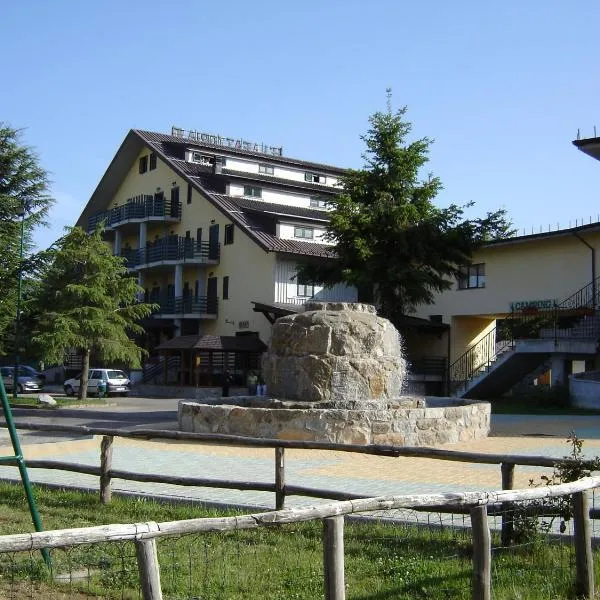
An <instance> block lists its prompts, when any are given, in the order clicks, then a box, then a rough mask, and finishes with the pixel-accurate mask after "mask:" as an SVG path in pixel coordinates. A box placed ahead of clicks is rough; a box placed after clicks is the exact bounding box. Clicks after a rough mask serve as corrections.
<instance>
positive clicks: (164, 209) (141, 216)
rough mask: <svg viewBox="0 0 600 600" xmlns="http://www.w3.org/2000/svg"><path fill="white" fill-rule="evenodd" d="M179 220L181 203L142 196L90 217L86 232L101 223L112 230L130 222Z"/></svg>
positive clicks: (156, 196)
mask: <svg viewBox="0 0 600 600" xmlns="http://www.w3.org/2000/svg"><path fill="white" fill-rule="evenodd" d="M180 220H181V202H171V201H170V200H165V199H164V196H163V195H162V194H157V195H155V196H151V195H148V194H143V195H139V196H135V197H133V198H129V199H128V200H127V202H125V204H122V205H121V206H116V207H115V208H111V209H110V210H106V211H103V212H99V213H96V214H95V215H92V216H91V217H90V218H89V219H88V232H92V231H93V230H94V229H95V228H96V225H97V224H98V223H102V222H103V223H104V227H105V228H106V229H113V228H114V227H118V226H119V225H123V224H125V223H130V222H136V223H141V222H143V221H163V222H166V223H178V222H179V221H180Z"/></svg>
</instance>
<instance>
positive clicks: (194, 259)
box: [120, 235, 221, 269]
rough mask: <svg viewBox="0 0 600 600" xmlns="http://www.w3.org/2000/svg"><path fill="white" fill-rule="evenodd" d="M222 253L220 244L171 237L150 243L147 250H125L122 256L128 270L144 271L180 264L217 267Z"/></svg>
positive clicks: (175, 236)
mask: <svg viewBox="0 0 600 600" xmlns="http://www.w3.org/2000/svg"><path fill="white" fill-rule="evenodd" d="M220 253H221V245H220V244H213V243H210V242H199V241H197V240H196V239H194V238H186V237H182V236H177V235H170V236H168V237H164V238H160V239H158V240H156V241H155V242H151V243H149V244H148V246H146V248H124V249H123V250H122V251H121V254H120V256H122V257H123V258H124V259H125V264H126V266H127V268H128V269H144V268H150V267H154V266H157V265H164V264H167V265H176V264H180V263H185V264H195V265H202V264H206V265H216V264H218V263H219V256H220Z"/></svg>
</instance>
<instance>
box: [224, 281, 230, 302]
mask: <svg viewBox="0 0 600 600" xmlns="http://www.w3.org/2000/svg"><path fill="white" fill-rule="evenodd" d="M223 300H229V275H226V276H225V277H223Z"/></svg>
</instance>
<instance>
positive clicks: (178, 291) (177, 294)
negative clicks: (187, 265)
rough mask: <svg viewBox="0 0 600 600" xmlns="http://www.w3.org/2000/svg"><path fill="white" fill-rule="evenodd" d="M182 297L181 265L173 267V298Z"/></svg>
mask: <svg viewBox="0 0 600 600" xmlns="http://www.w3.org/2000/svg"><path fill="white" fill-rule="evenodd" d="M181 296H183V265H175V298H181Z"/></svg>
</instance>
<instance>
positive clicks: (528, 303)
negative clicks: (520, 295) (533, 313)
mask: <svg viewBox="0 0 600 600" xmlns="http://www.w3.org/2000/svg"><path fill="white" fill-rule="evenodd" d="M554 306H556V299H550V298H547V299H546V300H521V301H519V302H511V303H510V310H511V311H517V310H526V309H528V308H537V309H540V308H553V307H554Z"/></svg>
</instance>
